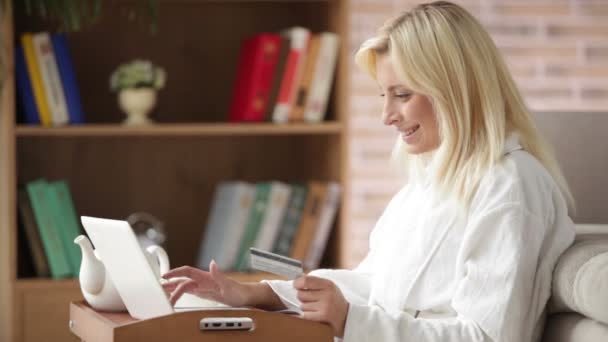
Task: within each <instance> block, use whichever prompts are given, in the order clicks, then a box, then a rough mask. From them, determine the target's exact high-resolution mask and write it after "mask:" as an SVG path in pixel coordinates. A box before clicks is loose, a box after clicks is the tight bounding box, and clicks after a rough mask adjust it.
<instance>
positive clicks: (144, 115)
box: [118, 88, 156, 125]
mask: <svg viewBox="0 0 608 342" xmlns="http://www.w3.org/2000/svg"><path fill="white" fill-rule="evenodd" d="M155 105H156V90H155V89H153V88H129V89H123V90H121V91H120V92H119V93H118V106H119V107H120V109H121V110H122V111H123V112H125V114H127V118H126V119H125V121H124V124H125V125H146V124H151V123H152V122H153V121H152V120H150V119H149V118H148V114H150V112H151V111H152V109H154V106H155Z"/></svg>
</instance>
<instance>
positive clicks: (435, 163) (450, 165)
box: [166, 1, 574, 342]
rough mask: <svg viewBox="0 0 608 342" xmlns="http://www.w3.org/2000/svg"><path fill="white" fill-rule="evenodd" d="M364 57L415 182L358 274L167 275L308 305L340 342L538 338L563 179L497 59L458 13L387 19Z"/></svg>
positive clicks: (232, 293) (259, 300) (200, 286)
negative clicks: (247, 280) (245, 278)
mask: <svg viewBox="0 0 608 342" xmlns="http://www.w3.org/2000/svg"><path fill="white" fill-rule="evenodd" d="M356 61H357V63H358V64H359V66H361V67H362V68H363V69H364V70H365V71H367V72H368V73H369V74H370V75H371V76H372V77H373V78H374V79H375V80H376V81H377V83H378V85H379V87H380V89H381V93H382V96H383V97H384V108H383V113H382V122H383V123H384V124H385V125H387V126H392V127H393V128H395V129H396V130H397V133H398V139H397V144H396V147H395V150H394V156H395V160H396V161H397V162H398V163H400V164H401V165H405V166H406V168H405V169H406V170H407V172H408V176H409V181H408V184H407V185H406V186H405V187H404V188H403V189H401V191H399V192H398V193H397V194H396V196H395V197H394V198H393V199H392V200H391V202H390V203H389V204H388V207H387V208H386V210H385V212H384V213H383V214H382V216H381V218H380V220H379V221H378V223H377V225H376V227H375V228H374V230H373V232H372V234H371V237H370V251H369V254H368V255H367V257H366V258H365V259H364V260H363V262H362V263H361V264H360V265H359V266H358V267H357V268H356V269H354V270H317V271H314V272H311V273H310V274H309V275H305V276H302V277H300V278H298V279H296V280H295V281H293V282H286V281H265V282H261V283H255V284H242V283H238V282H236V281H233V280H230V279H228V278H227V277H225V276H224V274H223V273H221V272H220V271H219V270H218V269H217V265H215V264H213V263H212V264H211V265H210V272H209V273H208V272H204V271H201V270H197V269H194V268H190V267H183V268H180V269H176V270H174V271H172V272H170V273H169V274H168V275H167V278H170V277H174V276H187V277H189V278H190V280H176V281H172V282H170V283H169V284H168V285H166V288H167V290H168V291H172V296H171V299H172V300H173V301H175V300H176V299H177V298H179V296H180V295H181V294H182V293H184V292H189V293H194V294H198V295H200V296H202V297H205V298H211V299H215V300H218V301H220V302H224V303H227V304H230V305H253V306H258V307H262V308H266V309H281V308H289V309H295V310H300V311H301V312H302V317H303V318H305V319H310V320H314V321H321V322H325V323H328V324H330V325H331V326H332V328H333V329H334V333H335V335H336V336H337V337H343V339H344V341H416V342H425V341H441V342H456V341H487V342H489V341H494V342H499V341H500V342H502V341H504V342H530V341H538V340H539V338H540V332H541V331H542V328H543V323H544V321H543V319H544V309H545V305H546V302H547V299H548V298H549V295H550V285H551V274H552V270H553V268H554V266H555V264H556V261H557V259H558V257H559V256H560V254H561V253H562V252H563V251H564V250H565V249H566V248H567V247H568V246H569V245H570V244H571V243H572V242H573V239H574V232H573V224H572V221H571V219H570V217H569V216H568V207H569V205H568V204H569V203H570V204H572V200H571V196H570V193H569V191H568V187H567V185H566V182H565V180H564V178H563V176H562V175H561V173H560V170H559V168H558V166H557V164H556V162H555V161H554V159H553V156H552V155H551V154H550V153H549V151H548V150H547V147H546V145H545V143H544V142H543V140H542V138H541V137H540V135H539V133H538V132H537V130H536V128H535V127H534V125H533V122H532V119H531V115H530V113H529V111H528V110H527V109H526V107H525V105H524V103H523V101H522V98H521V96H520V94H519V92H518V90H517V88H516V87H515V84H514V82H513V80H512V78H511V76H510V75H509V72H508V70H507V67H506V66H505V64H504V62H503V60H502V58H501V56H500V54H499V52H498V51H497V49H496V47H495V46H494V44H493V42H492V40H491V38H490V37H489V35H488V34H487V33H486V31H484V29H483V28H482V27H481V25H480V24H479V22H478V21H477V20H475V19H474V17H473V16H471V15H470V14H469V13H468V12H466V11H465V10H464V9H463V8H461V7H460V6H457V5H455V4H452V3H449V2H445V1H438V2H434V3H430V4H422V5H419V6H417V7H415V8H414V9H412V10H410V11H408V12H406V13H404V14H402V15H400V16H398V17H396V18H394V19H391V20H389V21H388V22H387V23H386V24H385V25H384V26H383V27H382V28H381V30H380V31H379V34H378V35H377V36H376V37H374V38H372V39H370V40H368V41H366V42H365V43H364V44H363V45H362V47H361V49H360V50H359V51H358V53H357V55H356Z"/></svg>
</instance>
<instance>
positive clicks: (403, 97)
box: [395, 94, 410, 99]
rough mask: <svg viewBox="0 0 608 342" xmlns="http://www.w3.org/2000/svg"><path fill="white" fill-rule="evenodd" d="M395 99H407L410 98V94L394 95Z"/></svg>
mask: <svg viewBox="0 0 608 342" xmlns="http://www.w3.org/2000/svg"><path fill="white" fill-rule="evenodd" d="M395 97H398V98H400V99H407V98H408V97H410V94H395Z"/></svg>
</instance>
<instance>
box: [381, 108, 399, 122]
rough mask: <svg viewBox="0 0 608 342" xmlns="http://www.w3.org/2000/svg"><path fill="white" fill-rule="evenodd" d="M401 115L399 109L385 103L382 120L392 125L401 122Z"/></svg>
mask: <svg viewBox="0 0 608 342" xmlns="http://www.w3.org/2000/svg"><path fill="white" fill-rule="evenodd" d="M400 117H401V116H400V115H399V112H398V111H396V110H394V109H393V108H392V107H391V106H389V105H387V104H385V105H384V108H383V110H382V122H383V123H384V124H385V125H386V126H390V125H393V124H395V123H397V122H399V119H400Z"/></svg>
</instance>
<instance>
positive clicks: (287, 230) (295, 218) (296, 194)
mask: <svg viewBox="0 0 608 342" xmlns="http://www.w3.org/2000/svg"><path fill="white" fill-rule="evenodd" d="M307 193H308V188H307V187H306V186H305V185H302V184H292V185H291V195H290V196H289V203H288V204H287V210H286V212H285V215H284V216H283V221H282V222H281V227H280V229H279V235H278V236H277V238H276V241H275V244H274V247H273V251H274V253H276V254H280V255H289V250H290V248H291V243H292V241H293V238H294V236H295V234H296V231H297V229H298V226H299V224H300V218H301V217H302V211H303V210H304V204H305V203H306V195H307Z"/></svg>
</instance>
